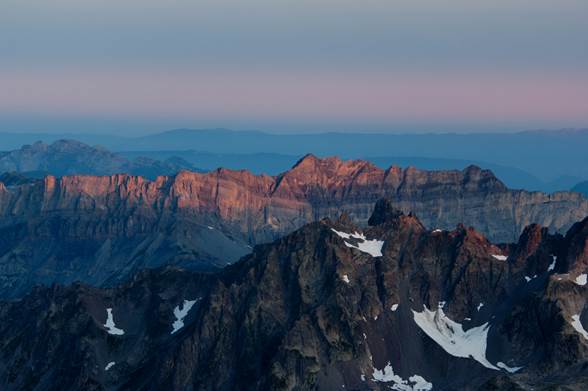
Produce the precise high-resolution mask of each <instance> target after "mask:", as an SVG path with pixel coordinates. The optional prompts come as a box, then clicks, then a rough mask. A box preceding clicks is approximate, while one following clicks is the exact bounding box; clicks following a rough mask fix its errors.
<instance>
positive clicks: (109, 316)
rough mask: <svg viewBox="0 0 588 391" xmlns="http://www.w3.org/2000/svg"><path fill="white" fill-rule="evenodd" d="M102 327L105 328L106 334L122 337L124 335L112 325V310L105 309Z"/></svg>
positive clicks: (122, 331)
mask: <svg viewBox="0 0 588 391" xmlns="http://www.w3.org/2000/svg"><path fill="white" fill-rule="evenodd" d="M104 327H106V328H107V329H108V330H106V331H107V332H108V334H112V335H123V334H124V333H125V331H124V330H122V329H119V328H118V327H116V325H115V324H114V318H113V316H112V308H107V309H106V323H105V324H104Z"/></svg>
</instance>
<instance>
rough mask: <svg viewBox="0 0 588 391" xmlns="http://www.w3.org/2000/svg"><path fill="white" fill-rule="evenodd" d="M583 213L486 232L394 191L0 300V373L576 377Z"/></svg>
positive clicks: (356, 386) (342, 379)
mask: <svg viewBox="0 0 588 391" xmlns="http://www.w3.org/2000/svg"><path fill="white" fill-rule="evenodd" d="M587 248H588V219H587V220H583V221H582V222H579V223H576V224H574V225H573V226H572V227H571V228H570V229H569V231H568V232H567V233H566V234H565V235H560V234H555V235H552V234H549V233H548V230H547V229H546V228H542V227H540V226H538V225H530V226H528V227H526V228H525V229H524V230H523V232H522V235H521V236H520V238H519V240H518V241H517V242H516V243H513V244H505V245H496V244H493V243H491V242H490V241H488V240H487V239H486V238H485V237H484V236H483V235H482V234H481V233H479V232H477V231H475V230H474V229H471V228H466V227H464V226H458V227H457V228H455V229H452V230H449V231H447V230H441V229H432V230H431V229H428V228H426V227H425V226H424V225H423V223H422V222H421V221H420V220H419V219H418V218H417V216H415V215H414V214H408V215H407V214H403V213H402V212H400V211H397V210H395V209H394V203H393V202H392V203H391V202H389V201H386V200H380V201H378V202H377V203H376V205H375V209H374V211H373V214H372V215H371V217H370V218H369V225H367V226H362V227H360V226H357V225H355V223H354V222H353V221H352V219H351V218H350V217H348V216H345V215H342V216H341V217H340V218H339V219H336V220H329V219H323V220H321V221H319V222H313V223H309V224H307V225H304V226H303V227H301V228H299V229H298V230H296V231H294V232H292V233H290V234H288V235H286V236H285V237H282V238H280V239H278V240H276V241H274V242H272V243H270V244H265V245H259V246H256V247H255V248H254V249H253V252H252V253H251V254H250V255H247V256H245V257H244V258H242V259H241V260H240V261H239V262H237V263H235V264H233V265H231V266H228V267H226V268H225V269H223V270H222V271H219V272H216V273H212V274H211V273H194V272H188V271H182V270H178V269H175V268H172V269H170V268H166V269H161V270H152V271H145V272H142V273H140V274H139V275H137V276H136V277H135V278H133V279H132V280H131V281H129V282H127V283H125V284H122V285H119V286H117V287H113V288H109V289H100V288H94V287H89V286H86V285H83V284H74V285H71V286H68V287H63V286H59V285H56V286H52V287H45V288H36V289H34V290H33V291H32V292H30V293H29V294H28V295H26V296H25V297H24V298H23V299H22V300H20V301H15V302H0V320H1V321H0V357H1V360H0V384H1V387H2V389H4V390H9V391H10V390H21V389H29V390H66V389H84V390H155V389H182V390H270V389H271V390H312V389H320V390H334V389H346V390H388V389H394V390H404V391H414V390H420V391H423V390H564V389H565V390H581V389H583V387H584V385H585V384H586V383H587V382H588V369H587V368H588V366H587V363H588V361H587V360H588V332H587V331H586V328H585V327H586V326H585V325H588V323H587V321H588V319H586V316H587V314H588V311H587V310H586V299H587V298H588V287H587V285H586V281H587V274H586V269H587V267H588V252H587V251H586V249H587Z"/></svg>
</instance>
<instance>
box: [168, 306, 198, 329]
mask: <svg viewBox="0 0 588 391" xmlns="http://www.w3.org/2000/svg"><path fill="white" fill-rule="evenodd" d="M198 300H200V298H198V299H196V300H184V303H183V305H182V308H181V309H180V306H179V305H178V306H176V308H174V315H175V317H176V320H175V321H174V323H173V324H172V326H173V330H172V331H171V333H170V334H174V333H175V332H177V331H178V330H180V329H181V328H182V327H184V318H185V317H186V315H188V312H189V311H190V310H191V309H192V306H193V305H194V304H195V303H196V302H197V301H198Z"/></svg>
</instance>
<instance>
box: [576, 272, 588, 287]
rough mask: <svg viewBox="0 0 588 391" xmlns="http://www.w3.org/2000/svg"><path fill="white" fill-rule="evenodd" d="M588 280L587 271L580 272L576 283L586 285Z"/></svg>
mask: <svg viewBox="0 0 588 391" xmlns="http://www.w3.org/2000/svg"><path fill="white" fill-rule="evenodd" d="M586 282H588V276H587V275H586V273H584V274H580V275H579V276H578V277H576V284H578V285H580V286H584V285H586Z"/></svg>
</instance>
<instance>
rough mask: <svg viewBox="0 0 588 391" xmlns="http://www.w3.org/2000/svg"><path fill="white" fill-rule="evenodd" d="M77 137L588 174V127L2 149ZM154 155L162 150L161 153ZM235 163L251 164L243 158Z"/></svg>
mask: <svg viewBox="0 0 588 391" xmlns="http://www.w3.org/2000/svg"><path fill="white" fill-rule="evenodd" d="M72 138H74V139H77V140H79V141H81V142H85V143H87V144H90V145H96V144H98V145H102V146H104V147H106V148H109V149H110V150H112V151H114V152H125V153H129V154H134V153H136V152H143V154H144V155H145V154H146V153H147V152H151V153H153V152H159V153H161V152H166V151H174V152H175V153H174V155H176V156H177V154H178V151H198V152H204V153H209V154H216V155H228V157H227V158H226V159H225V163H230V161H231V159H233V160H234V159H235V155H237V156H243V155H245V156H247V155H255V154H275V155H282V156H283V155H286V156H292V157H293V158H294V159H295V158H299V157H301V156H303V155H305V154H306V153H313V154H315V155H317V156H322V157H325V156H333V155H336V156H340V157H342V158H345V159H363V160H371V159H372V158H374V159H375V158H377V159H382V158H383V159H386V161H385V162H384V163H383V164H384V165H390V164H397V165H415V166H417V167H419V168H421V169H463V168H465V167H466V166H467V165H470V164H475V165H478V166H481V167H485V168H491V169H493V170H494V171H495V172H496V173H498V175H499V177H500V178H501V179H503V180H505V181H506V182H507V184H508V185H509V186H510V187H513V188H525V189H527V190H541V191H546V192H553V191H559V190H568V189H570V188H571V187H572V186H573V185H575V184H576V183H579V182H581V181H583V180H587V179H588V157H586V154H585V151H586V150H587V149H588V130H586V129H579V130H566V129H564V130H557V131H527V132H518V133H472V134H455V133H429V134H381V133H379V134H374V133H313V134H272V133H264V132H258V131H231V130H226V129H202V130H191V129H178V130H172V131H167V132H162V133H156V134H151V135H144V136H137V137H121V136H118V135H99V134H82V133H79V134H75V135H72V134H43V133H29V134H26V133H2V134H0V150H5V151H8V150H12V149H17V148H20V147H21V146H22V145H23V144H32V143H34V142H35V141H37V140H42V141H44V142H46V143H47V142H53V141H56V140H59V139H72ZM150 156H151V157H154V156H155V157H156V158H157V155H150ZM275 158H276V160H277V161H278V163H277V164H281V163H280V162H281V161H282V160H280V157H279V156H276V157H275ZM403 159H404V160H403ZM406 159H408V160H406ZM293 161H294V160H292V161H291V163H289V165H290V164H292V162H293ZM374 162H376V161H375V160H374ZM221 163H222V162H221ZM376 164H380V163H378V162H376ZM217 167H226V164H217V165H215V166H214V167H212V168H217ZM253 167H254V164H252V168H253ZM268 167H269V168H270V169H271V168H272V166H268ZM208 168H211V167H208ZM233 168H246V167H245V166H243V165H240V166H238V167H233ZM276 169H277V170H278V171H282V170H283V169H285V167H284V166H283V164H282V165H281V166H279V167H277V168H274V170H276ZM264 172H265V173H269V174H275V173H277V172H276V171H274V172H270V171H264Z"/></svg>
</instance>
